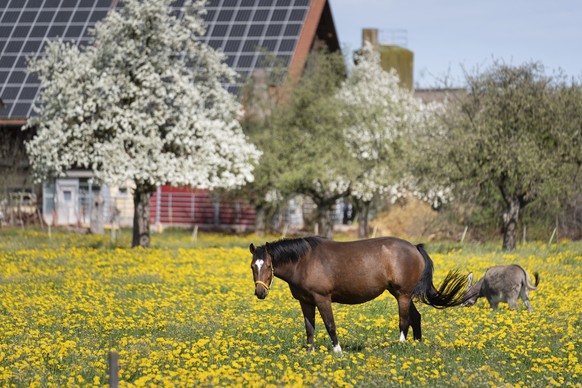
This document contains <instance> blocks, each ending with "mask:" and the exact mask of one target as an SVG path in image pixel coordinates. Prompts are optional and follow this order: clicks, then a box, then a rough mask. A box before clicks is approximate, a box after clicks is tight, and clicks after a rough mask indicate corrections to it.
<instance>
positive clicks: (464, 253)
mask: <svg viewBox="0 0 582 388" xmlns="http://www.w3.org/2000/svg"><path fill="white" fill-rule="evenodd" d="M129 237H130V236H129V233H125V234H124V236H122V239H121V240H120V241H118V243H117V244H116V245H115V246H112V245H111V244H110V242H109V236H87V235H77V234H73V233H66V232H57V233H55V232H53V233H52V235H51V236H50V237H49V235H48V234H46V233H44V232H41V231H34V230H21V229H1V230H0V385H1V386H42V387H44V386H46V387H62V386H104V385H107V382H108V376H107V369H108V366H107V356H108V353H109V352H110V351H112V350H113V351H116V352H117V353H118V354H119V359H120V374H119V377H120V386H124V387H141V386H167V387H172V386H217V385H220V386H224V385H226V386H257V387H258V386H261V387H263V386H313V385H319V386H338V387H344V386H406V385H410V386H423V385H424V386H471V387H472V386H529V387H532V386H533V387H536V386H540V387H541V386H544V387H546V386H553V385H555V386H578V387H580V386H582V366H581V362H580V361H581V360H580V357H581V353H582V335H581V316H582V303H581V302H582V286H581V282H582V243H581V242H568V241H560V242H559V243H558V244H554V245H553V246H551V247H548V246H547V244H541V243H539V244H535V243H531V244H528V245H525V246H521V247H519V248H518V250H517V251H515V252H513V253H503V252H500V251H499V250H498V245H500V244H496V245H495V246H493V245H492V246H489V245H484V246H483V245H481V246H476V245H464V246H460V245H458V244H450V245H449V246H447V245H438V244H428V245H427V250H428V252H429V254H430V255H431V257H432V259H433V261H434V264H435V284H437V285H438V284H440V282H441V280H442V279H443V278H444V276H445V275H446V273H447V272H448V271H449V270H451V269H459V270H460V271H461V272H463V273H468V272H469V271H472V272H474V274H475V279H479V278H480V277H481V276H482V275H483V274H484V272H485V269H486V268H488V267H490V266H492V265H496V264H508V263H516V264H519V265H521V266H522V267H524V268H525V269H526V270H527V271H528V272H529V273H530V276H532V277H533V272H534V271H537V272H539V274H540V278H541V282H540V285H539V287H538V290H537V291H532V292H531V293H530V299H531V303H532V306H533V309H534V311H533V312H532V313H527V312H526V311H525V308H524V306H523V303H522V302H521V301H519V305H520V310H518V311H510V310H509V309H508V306H507V304H501V306H500V309H499V310H497V311H492V310H491V309H490V308H489V305H488V303H487V301H486V300H484V299H480V300H479V301H478V303H477V304H476V305H475V306H473V307H470V308H464V307H458V308H450V309H445V310H437V309H434V308H431V307H429V306H425V305H422V304H417V306H418V308H419V311H420V313H421V314H422V320H423V321H422V325H423V341H421V342H417V341H413V340H412V338H411V337H412V335H410V336H409V340H408V341H406V342H405V343H401V342H399V341H398V338H399V332H398V316H397V312H396V311H397V310H396V302H395V300H394V298H393V297H392V296H391V295H389V294H388V293H385V294H384V295H382V296H381V297H380V298H378V299H376V300H374V301H372V302H369V303H366V304H362V305H355V306H347V305H338V304H335V305H334V313H335V318H336V324H337V326H338V334H339V339H340V344H341V345H342V348H343V350H344V354H343V356H338V355H335V354H334V353H333V352H332V350H331V341H330V340H329V337H328V336H327V333H326V332H325V329H324V327H323V323H322V321H321V319H320V317H319V316H318V317H317V320H316V350H315V351H314V352H312V353H307V352H306V351H305V349H306V348H305V329H304V326H303V318H302V315H301V311H300V308H299V304H298V302H296V301H295V300H294V299H293V298H292V297H291V294H290V292H289V289H288V288H287V285H286V284H285V283H284V282H283V281H282V280H280V279H275V281H274V284H273V288H272V290H271V292H270V294H269V295H268V297H267V298H266V299H265V300H263V301H260V300H257V299H256V298H255V296H254V284H253V279H252V274H251V269H250V260H251V255H250V253H249V251H248V245H249V243H250V242H254V243H255V244H262V243H264V241H265V238H264V237H262V238H258V237H256V236H254V235H248V236H220V235H214V234H208V235H206V234H202V235H200V236H199V238H198V240H197V241H196V242H193V241H192V239H191V236H190V235H189V234H188V233H179V232H171V233H164V234H161V235H154V236H153V239H152V241H153V247H152V248H150V249H147V250H145V249H130V248H129V240H128V241H125V240H124V239H125V238H127V239H129ZM273 239H275V238H271V239H269V240H268V241H271V240H273ZM415 242H420V241H415Z"/></svg>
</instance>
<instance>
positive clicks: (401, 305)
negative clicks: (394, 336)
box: [398, 295, 420, 342]
mask: <svg viewBox="0 0 582 388" xmlns="http://www.w3.org/2000/svg"><path fill="white" fill-rule="evenodd" d="M411 304H412V301H411V300H410V296H409V295H400V296H398V316H399V318H400V325H399V327H400V341H402V342H404V341H406V336H407V335H408V328H409V327H410V311H411V309H412V307H411ZM414 309H415V310H416V307H414ZM417 312H418V311H417ZM419 316H420V314H419ZM419 324H420V320H419ZM419 327H420V326H419Z"/></svg>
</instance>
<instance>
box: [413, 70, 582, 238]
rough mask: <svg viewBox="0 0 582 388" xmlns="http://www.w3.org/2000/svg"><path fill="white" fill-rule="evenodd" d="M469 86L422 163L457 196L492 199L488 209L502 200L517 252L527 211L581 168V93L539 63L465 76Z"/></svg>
mask: <svg viewBox="0 0 582 388" xmlns="http://www.w3.org/2000/svg"><path fill="white" fill-rule="evenodd" d="M467 84H468V94H467V96H466V98H464V99H462V100H461V101H460V103H459V104H457V105H453V107H454V108H455V109H452V110H451V112H450V114H449V115H447V120H446V122H445V126H446V128H445V129H444V130H439V131H433V132H428V133H426V134H425V135H426V137H425V139H424V140H426V142H425V143H424V144H425V146H426V147H425V149H424V152H426V154H425V155H426V157H425V158H423V160H424V161H425V162H428V163H429V164H430V166H431V168H430V169H429V170H425V175H430V174H432V176H434V177H435V178H440V181H441V182H446V183H447V184H450V185H451V186H452V187H454V189H455V192H456V194H457V196H458V197H462V196H466V195H467V193H470V192H475V191H477V194H480V195H485V194H486V193H489V198H487V200H488V201H490V203H492V202H493V200H494V199H496V198H498V199H500V200H501V201H502V205H503V206H502V209H503V210H502V214H501V217H500V218H501V225H502V231H503V249H504V250H513V249H515V247H516V242H517V228H518V223H519V220H520V215H521V213H522V211H523V209H524V207H525V206H527V205H528V204H531V203H532V202H533V201H535V200H537V199H540V197H541V196H542V195H543V194H544V193H549V192H552V191H554V192H555V190H558V191H560V190H562V189H563V188H564V187H565V186H566V185H570V184H571V182H572V179H573V175H572V174H574V172H575V171H577V170H579V168H580V148H579V147H580V125H579V124H580V119H579V117H575V116H572V112H568V109H570V110H571V111H572V110H573V111H574V112H577V114H579V112H580V110H579V101H578V100H577V97H576V98H574V97H573V96H575V95H576V93H573V92H572V88H574V89H576V90H579V89H577V88H578V87H577V86H576V85H574V86H568V85H567V84H566V83H565V82H564V80H562V79H559V78H552V77H549V76H547V75H545V74H544V71H543V67H542V66H541V65H540V64H537V63H530V64H524V65H521V66H509V65H505V64H499V63H496V64H494V65H493V66H492V67H491V68H490V69H489V70H488V71H486V72H483V73H481V74H477V75H474V76H467ZM568 93H570V94H571V95H572V97H568V96H567V94H568ZM578 95H579V93H578ZM574 101H578V108H576V109H574V108H572V106H571V105H572V104H573V103H574ZM571 120H573V121H574V122H575V123H577V124H574V123H572V122H571ZM576 144H577V147H578V148H576ZM427 165H428V164H427ZM428 171H430V174H426V173H427V172H428ZM491 188H494V189H495V190H496V192H497V193H498V195H497V196H495V197H494V196H491Z"/></svg>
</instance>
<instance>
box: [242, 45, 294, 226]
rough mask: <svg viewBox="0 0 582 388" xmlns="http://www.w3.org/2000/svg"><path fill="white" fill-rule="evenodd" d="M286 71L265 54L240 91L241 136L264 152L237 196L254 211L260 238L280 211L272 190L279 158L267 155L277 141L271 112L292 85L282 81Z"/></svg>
mask: <svg viewBox="0 0 582 388" xmlns="http://www.w3.org/2000/svg"><path fill="white" fill-rule="evenodd" d="M286 73H287V69H286V67H285V66H283V63H282V62H281V61H280V60H279V59H278V58H277V57H276V56H274V55H272V54H271V53H267V54H266V55H265V57H264V60H263V62H262V67H260V68H258V69H257V70H256V71H255V73H254V74H252V77H250V78H249V80H248V82H247V83H246V85H245V86H244V87H243V88H242V93H241V97H242V104H243V106H244V109H245V114H244V116H243V118H242V120H241V124H242V127H243V130H244V132H245V134H246V135H247V136H248V137H249V139H250V140H251V141H252V142H253V144H255V145H256V146H257V148H259V149H261V150H266V152H264V153H263V154H262V156H261V158H260V163H258V164H257V166H256V168H255V170H254V176H255V179H254V180H253V182H251V183H249V184H247V185H245V186H244V187H242V188H241V189H240V190H239V191H238V192H237V194H239V195H241V196H243V197H244V198H245V199H247V200H248V201H249V202H250V203H251V204H252V205H253V206H254V208H255V214H256V218H255V231H256V232H257V233H258V234H264V233H265V232H266V231H267V230H269V229H271V227H272V226H273V223H272V221H273V219H274V218H275V216H276V214H277V213H279V212H280V211H281V208H282V207H283V202H284V200H285V198H284V197H283V195H282V193H281V190H280V189H279V188H278V187H277V186H276V184H277V182H276V174H275V173H276V171H278V170H279V167H277V166H278V165H279V163H281V162H282V161H281V159H280V157H279V155H276V154H275V153H273V152H269V150H270V149H271V148H272V146H273V144H274V143H275V142H277V141H278V136H279V135H278V133H277V131H276V128H275V126H274V122H273V120H274V119H275V117H274V112H276V111H277V110H278V109H280V108H281V104H283V103H285V100H286V98H285V96H288V93H289V91H290V87H291V86H292V84H291V83H290V82H288V80H286Z"/></svg>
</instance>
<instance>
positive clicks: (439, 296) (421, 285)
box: [412, 244, 467, 308]
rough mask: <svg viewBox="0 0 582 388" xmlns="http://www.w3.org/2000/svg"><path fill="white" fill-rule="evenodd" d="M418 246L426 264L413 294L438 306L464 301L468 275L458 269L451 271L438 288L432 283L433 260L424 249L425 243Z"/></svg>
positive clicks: (422, 300)
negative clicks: (462, 273)
mask: <svg viewBox="0 0 582 388" xmlns="http://www.w3.org/2000/svg"><path fill="white" fill-rule="evenodd" d="M416 248H417V249H418V251H419V252H420V254H421V255H422V257H423V258H424V263H425V266H424V272H423V273H422V277H421V278H420V280H419V282H418V284H417V285H416V287H415V288H414V291H413V294H412V296H413V297H416V298H418V300H420V301H421V302H423V303H425V304H428V305H429V306H432V307H436V308H446V307H453V306H459V305H461V304H462V303H464V302H465V300H464V299H465V298H464V297H463V290H465V289H466V287H467V277H466V276H463V275H461V274H460V273H459V272H457V271H451V272H449V273H448V274H447V276H446V277H445V280H444V281H443V284H441V286H440V287H439V289H438V290H437V289H436V287H435V286H434V284H433V283H432V274H433V271H434V266H433V262H432V260H431V258H430V257H429V256H428V253H426V251H425V250H424V245H423V244H419V245H417V246H416Z"/></svg>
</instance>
